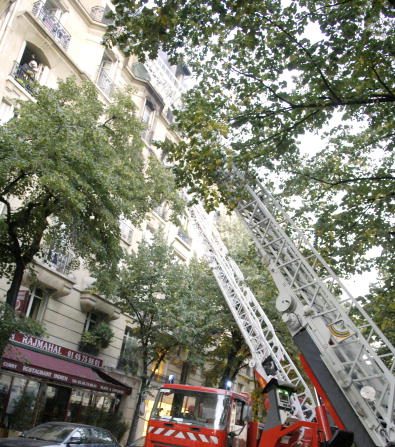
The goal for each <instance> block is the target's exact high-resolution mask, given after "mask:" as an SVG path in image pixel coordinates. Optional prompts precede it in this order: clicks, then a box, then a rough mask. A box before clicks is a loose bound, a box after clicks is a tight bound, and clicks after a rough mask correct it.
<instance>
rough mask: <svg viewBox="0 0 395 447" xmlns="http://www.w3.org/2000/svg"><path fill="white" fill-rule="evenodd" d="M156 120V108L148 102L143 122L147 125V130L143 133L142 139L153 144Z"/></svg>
mask: <svg viewBox="0 0 395 447" xmlns="http://www.w3.org/2000/svg"><path fill="white" fill-rule="evenodd" d="M154 119H155V107H154V105H153V103H152V102H151V101H150V100H148V99H147V100H146V101H145V104H144V109H143V114H142V117H141V121H142V122H143V124H145V125H146V127H147V128H146V129H145V130H144V131H143V133H142V135H141V136H142V138H143V139H144V140H145V141H146V142H147V143H151V141H152V138H153V130H152V128H153V125H154Z"/></svg>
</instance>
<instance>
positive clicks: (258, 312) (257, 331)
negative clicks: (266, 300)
mask: <svg viewBox="0 0 395 447" xmlns="http://www.w3.org/2000/svg"><path fill="white" fill-rule="evenodd" d="M190 211H191V215H192V218H193V222H194V223H195V225H196V227H197V230H198V232H199V234H200V236H201V237H202V239H203V240H204V242H205V245H206V247H207V249H208V250H207V257H208V258H209V259H208V260H209V263H210V266H211V268H212V270H213V273H214V276H215V278H216V280H217V283H218V285H219V287H220V289H221V292H222V294H223V296H224V298H225V300H226V302H227V304H228V306H229V309H230V311H231V312H232V315H233V317H234V319H235V321H236V322H237V324H238V326H239V328H240V331H241V333H242V334H243V337H244V339H245V341H246V343H247V344H248V346H249V348H250V352H251V356H252V359H253V361H254V367H255V369H256V370H257V372H258V373H259V374H260V375H261V376H262V377H263V378H264V379H265V380H266V381H269V380H270V378H271V377H276V378H277V379H278V380H279V381H284V382H288V383H292V384H293V385H294V386H295V388H296V390H297V391H296V393H295V394H294V397H293V402H292V404H293V416H294V417H297V418H298V419H302V420H311V419H312V418H313V417H314V411H313V406H314V402H313V397H312V394H311V392H310V390H309V388H308V386H307V385H306V383H305V381H304V379H303V377H302V376H301V374H300V373H299V371H298V369H297V368H296V366H295V364H294V363H293V361H292V359H291V358H290V357H289V355H288V353H287V351H286V350H285V348H284V347H283V345H282V344H281V342H280V340H279V339H278V337H277V335H276V333H275V330H274V328H273V326H272V324H271V322H270V320H269V318H268V317H267V316H266V314H265V313H264V311H263V309H262V307H261V305H260V304H259V302H258V301H257V299H256V298H255V296H254V294H253V293H252V291H251V290H250V289H249V287H247V286H246V284H245V281H244V276H243V274H242V272H241V271H240V269H239V268H238V266H237V264H236V263H235V262H234V261H233V260H232V259H231V257H230V256H229V254H228V251H227V249H226V247H225V245H224V243H223V241H222V240H221V237H220V235H219V233H218V231H217V230H216V228H215V227H214V226H213V225H212V224H210V218H209V216H208V214H207V213H206V211H205V210H204V209H203V207H202V206H201V205H195V206H193V207H192V208H191V210H190Z"/></svg>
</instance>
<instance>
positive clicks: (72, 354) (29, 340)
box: [10, 333, 103, 368]
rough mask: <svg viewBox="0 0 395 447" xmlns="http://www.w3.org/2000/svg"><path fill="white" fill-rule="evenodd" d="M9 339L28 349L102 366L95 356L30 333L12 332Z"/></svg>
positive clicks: (98, 366) (101, 362)
mask: <svg viewBox="0 0 395 447" xmlns="http://www.w3.org/2000/svg"><path fill="white" fill-rule="evenodd" d="M10 341H11V342H12V343H13V344H16V345H20V346H26V347H27V348H29V349H33V350H37V351H40V352H45V353H48V354H51V355H56V356H59V357H62V358H65V359H67V360H71V361H74V362H78V363H83V364H84V365H88V366H93V367H95V368H101V367H102V366H103V360H101V359H99V358H97V357H94V356H91V355H88V354H85V353H83V352H80V351H73V350H72V349H68V348H65V347H63V346H59V345H55V344H54V343H51V342H49V341H47V340H42V339H41V338H37V337H33V336H31V335H25V334H21V333H16V334H12V335H11V337H10Z"/></svg>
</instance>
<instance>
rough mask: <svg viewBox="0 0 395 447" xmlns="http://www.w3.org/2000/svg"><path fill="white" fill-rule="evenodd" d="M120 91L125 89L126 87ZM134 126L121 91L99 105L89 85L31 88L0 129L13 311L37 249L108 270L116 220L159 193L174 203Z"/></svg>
mask: <svg viewBox="0 0 395 447" xmlns="http://www.w3.org/2000/svg"><path fill="white" fill-rule="evenodd" d="M129 93H130V92H129ZM141 130H142V125H141V124H140V122H139V121H138V120H137V118H136V117H135V107H134V105H133V101H132V99H131V95H130V94H128V93H125V94H121V93H119V94H118V95H117V96H116V99H115V100H114V102H113V103H111V104H109V105H104V104H103V103H102V102H101V101H100V100H99V99H98V98H97V94H96V90H95V88H94V86H93V84H91V83H89V82H83V83H81V85H77V83H76V82H75V81H74V80H72V79H68V80H66V81H64V82H60V83H59V88H58V89H57V90H53V89H49V88H45V87H40V88H39V89H38V90H37V93H36V97H35V101H32V102H22V103H20V108H19V109H18V114H17V116H16V117H15V118H14V119H12V120H11V121H10V122H8V123H7V124H6V125H4V126H2V127H0V158H1V165H0V203H2V204H4V206H5V212H4V214H3V215H2V216H1V218H0V247H1V250H0V272H1V274H3V275H6V276H7V277H8V278H9V279H10V281H11V284H10V287H9V290H8V292H7V303H8V304H9V305H10V306H11V307H15V303H16V298H17V293H18V290H19V287H20V284H21V281H22V277H23V274H24V271H25V269H26V267H27V266H28V265H30V264H31V263H32V262H33V260H34V257H35V256H37V255H40V254H41V255H42V253H43V251H44V248H45V247H44V246H45V245H46V246H47V247H50V246H51V245H55V248H56V251H57V252H58V253H65V252H72V253H73V254H74V256H75V262H74V267H75V266H76V263H77V262H78V261H77V260H78V259H79V258H81V259H82V260H83V261H84V262H85V263H86V265H87V266H88V267H89V268H90V269H91V270H95V269H99V270H100V269H105V270H114V269H115V268H116V266H117V263H118V260H119V259H120V256H121V248H120V245H119V239H120V238H119V237H120V233H119V220H120V218H126V219H130V220H131V221H132V222H133V223H138V222H139V221H140V220H142V219H143V217H144V215H145V214H146V212H147V211H149V210H150V209H152V208H153V207H155V206H156V205H159V204H160V203H161V202H162V201H164V200H165V199H167V200H169V201H170V202H171V203H172V204H173V205H174V206H175V208H176V210H177V209H178V210H179V208H180V206H181V202H180V200H179V199H178V196H177V193H176V192H175V188H174V181H173V179H172V176H171V174H170V173H168V172H167V171H166V170H165V169H164V168H162V167H161V165H160V163H159V162H158V161H156V160H154V159H153V158H150V159H149V160H147V161H145V160H144V158H143V153H142V151H143V146H142V142H141V138H140V132H141Z"/></svg>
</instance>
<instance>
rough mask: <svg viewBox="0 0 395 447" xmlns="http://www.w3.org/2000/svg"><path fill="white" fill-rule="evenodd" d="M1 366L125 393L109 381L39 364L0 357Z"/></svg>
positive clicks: (75, 383)
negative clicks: (73, 374)
mask: <svg viewBox="0 0 395 447" xmlns="http://www.w3.org/2000/svg"><path fill="white" fill-rule="evenodd" d="M1 367H2V368H4V369H8V370H10V371H14V372H17V373H22V374H29V375H31V376H36V377H40V378H42V379H47V380H53V381H58V382H63V383H67V384H69V385H74V386H78V387H84V388H90V389H91V390H97V391H104V392H107V393H125V389H126V388H122V387H119V386H117V385H113V384H111V383H105V382H99V381H95V380H90V379H86V378H82V377H76V376H72V375H70V374H66V373H63V372H62V373H61V372H57V371H52V370H49V369H46V368H42V367H41V366H33V365H26V364H24V363H21V362H18V361H15V360H9V359H2V361H1Z"/></svg>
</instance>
